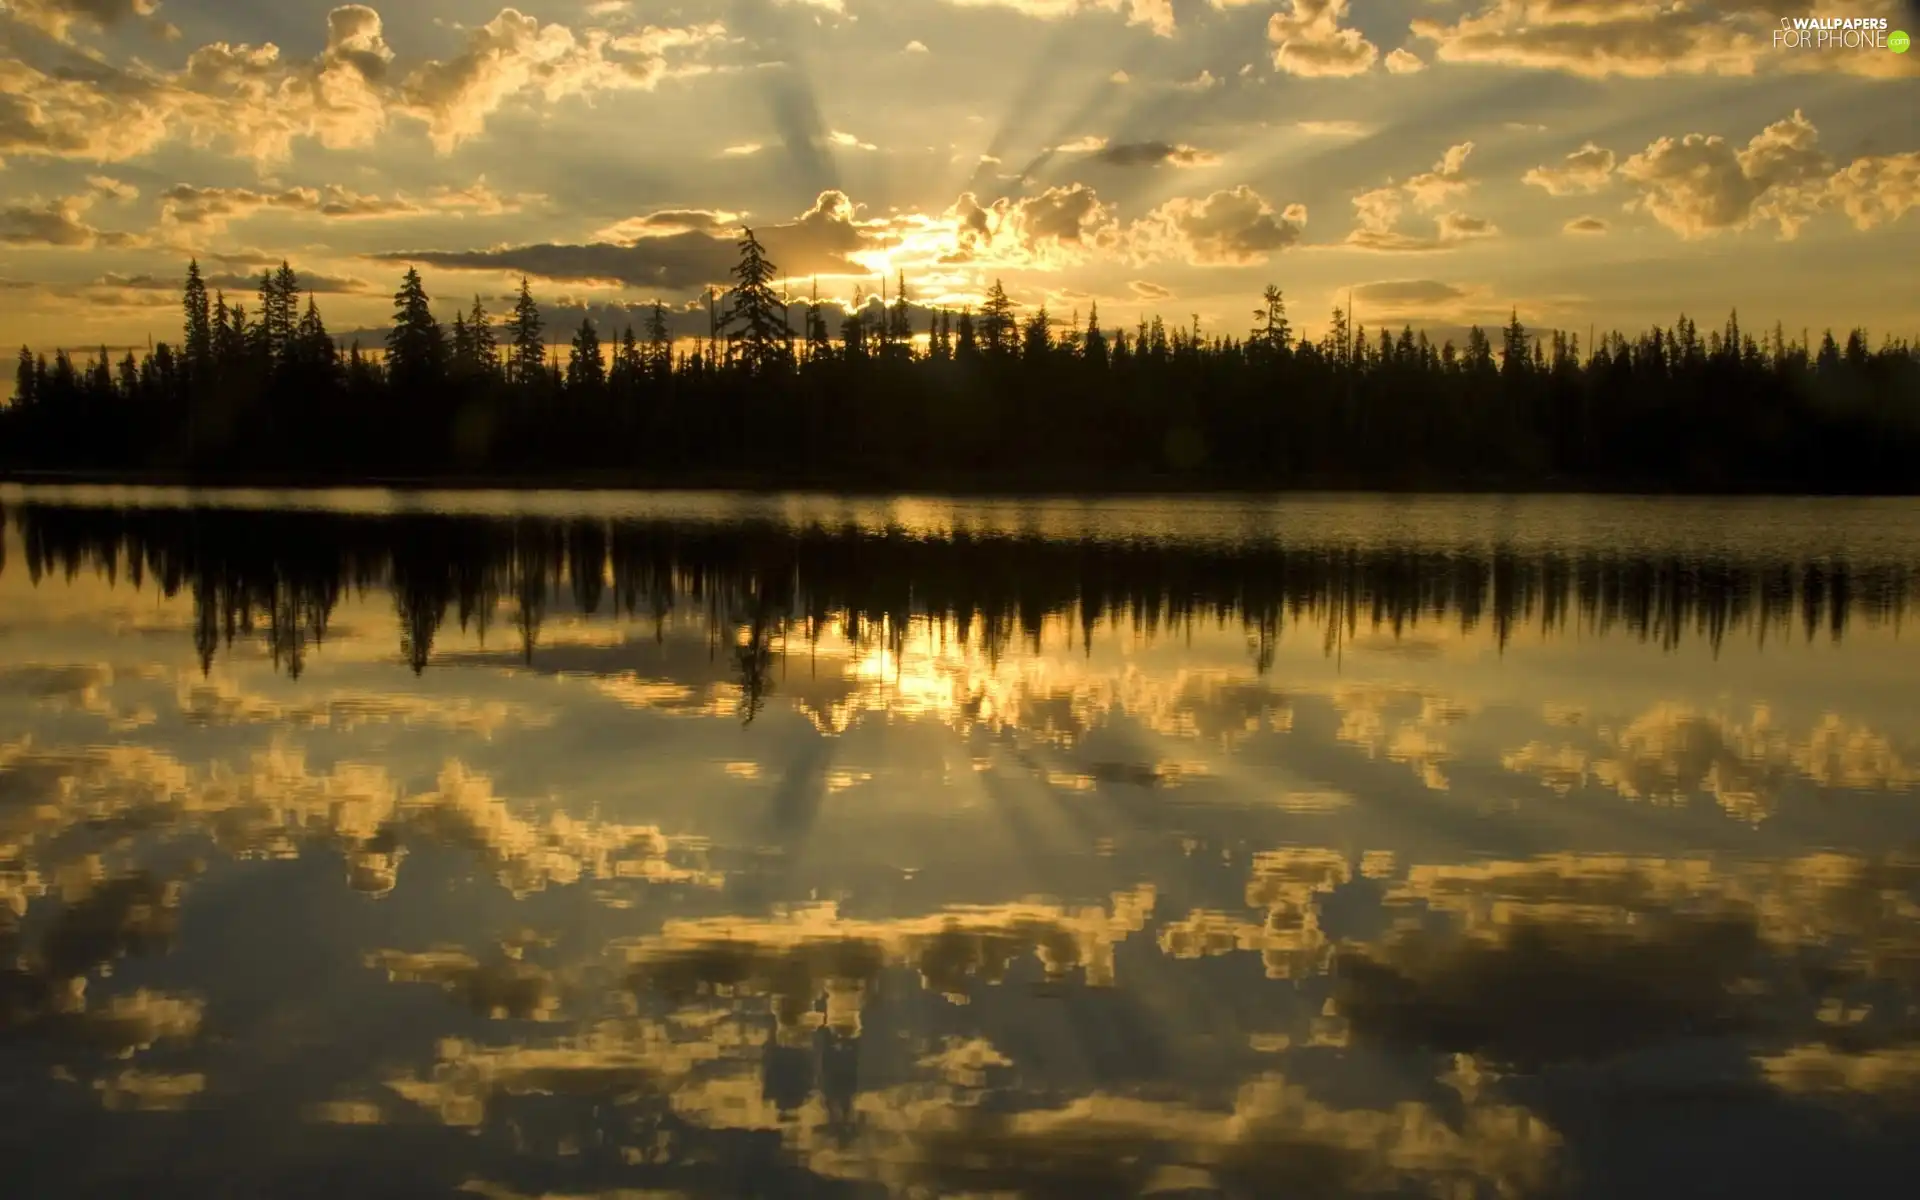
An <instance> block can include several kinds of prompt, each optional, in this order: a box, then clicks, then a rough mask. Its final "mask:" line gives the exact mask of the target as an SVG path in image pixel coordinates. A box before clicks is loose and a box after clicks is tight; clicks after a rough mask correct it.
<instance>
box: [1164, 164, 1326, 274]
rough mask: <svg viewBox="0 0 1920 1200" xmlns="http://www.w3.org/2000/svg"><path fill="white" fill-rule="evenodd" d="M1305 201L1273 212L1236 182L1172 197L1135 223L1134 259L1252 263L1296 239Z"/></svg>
mask: <svg viewBox="0 0 1920 1200" xmlns="http://www.w3.org/2000/svg"><path fill="white" fill-rule="evenodd" d="M1306 223H1307V210H1306V206H1305V205H1301V204H1289V205H1288V206H1287V207H1286V208H1285V209H1284V210H1283V211H1281V212H1279V213H1277V214H1276V213H1275V212H1274V208H1273V205H1271V204H1269V203H1268V202H1267V201H1266V200H1265V199H1264V198H1263V197H1261V195H1260V194H1259V193H1258V192H1256V191H1254V190H1253V189H1252V188H1250V187H1248V186H1247V185H1246V184H1244V183H1243V184H1241V185H1239V186H1238V187H1235V188H1232V189H1228V190H1223V191H1217V192H1214V193H1213V194H1212V195H1209V196H1207V197H1206V198H1205V199H1194V198H1192V197H1186V196H1182V197H1176V198H1174V199H1172V200H1169V201H1167V202H1166V203H1165V204H1162V205H1161V206H1160V207H1159V208H1156V209H1154V210H1153V211H1152V212H1151V213H1149V214H1147V216H1146V217H1145V218H1143V219H1142V220H1141V221H1139V222H1138V223H1136V225H1135V228H1134V253H1135V256H1136V258H1138V259H1143V260H1144V259H1148V258H1176V259H1182V260H1184V261H1186V262H1189V263H1193V264H1195V265H1198V266H1251V265H1254V264H1257V263H1262V262H1265V261H1266V259H1267V255H1268V254H1269V253H1271V252H1273V251H1276V250H1284V249H1286V248H1287V247H1288V246H1291V245H1293V244H1294V243H1296V242H1298V241H1299V240H1300V235H1301V232H1302V231H1303V229H1304V228H1305V226H1306Z"/></svg>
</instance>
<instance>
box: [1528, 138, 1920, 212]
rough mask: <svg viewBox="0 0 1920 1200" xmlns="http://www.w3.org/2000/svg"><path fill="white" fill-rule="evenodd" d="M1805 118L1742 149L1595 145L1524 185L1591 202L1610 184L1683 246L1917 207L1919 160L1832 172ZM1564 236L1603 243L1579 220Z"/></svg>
mask: <svg viewBox="0 0 1920 1200" xmlns="http://www.w3.org/2000/svg"><path fill="white" fill-rule="evenodd" d="M1819 137H1820V133H1819V130H1818V129H1816V128H1815V127H1814V124H1813V122H1812V121H1810V120H1808V119H1807V117H1806V114H1805V113H1803V112H1801V111H1800V110H1798V109H1795V110H1794V112H1793V113H1792V115H1790V116H1788V117H1786V118H1784V119H1782V120H1779V121H1775V122H1774V123H1773V124H1771V125H1768V126H1767V127H1766V128H1765V129H1762V130H1761V131H1760V132H1759V133H1758V134H1755V135H1754V136H1753V137H1752V138H1750V139H1748V141H1747V144H1746V145H1745V146H1738V145H1736V144H1735V143H1733V142H1730V141H1728V140H1727V139H1726V138H1724V137H1721V136H1719V135H1717V134H1712V135H1709V134H1703V133H1689V134H1686V135H1684V136H1681V137H1663V138H1659V139H1656V140H1655V141H1654V142H1652V143H1651V144H1649V145H1648V146H1647V147H1646V149H1644V150H1642V151H1640V152H1639V153H1637V154H1634V155H1631V156H1630V157H1628V158H1626V159H1625V160H1624V161H1622V160H1620V159H1619V158H1618V157H1617V156H1616V155H1615V153H1614V152H1613V151H1612V150H1609V149H1606V148H1603V147H1601V146H1597V145H1595V144H1593V143H1591V142H1589V143H1587V144H1586V145H1583V146H1582V147H1581V148H1580V149H1579V150H1576V151H1574V152H1573V153H1572V154H1569V155H1567V157H1566V159H1565V160H1564V161H1563V162H1562V163H1561V164H1560V165H1559V166H1552V167H1546V166H1542V167H1535V168H1533V169H1532V170H1530V171H1528V172H1527V173H1526V174H1525V175H1524V176H1522V179H1523V180H1524V181H1525V182H1527V183H1530V184H1532V185H1534V186H1536V187H1539V188H1542V189H1544V190H1545V191H1547V192H1548V193H1549V194H1551V195H1554V196H1576V195H1592V194H1594V193H1596V192H1599V191H1601V190H1602V189H1604V188H1605V187H1607V186H1608V185H1609V184H1610V183H1612V182H1614V181H1615V180H1618V181H1621V182H1625V183H1627V184H1630V185H1632V186H1633V187H1634V188H1636V189H1637V192H1638V194H1637V195H1636V196H1635V197H1634V199H1633V200H1632V201H1630V202H1629V203H1628V205H1627V208H1628V210H1629V211H1639V212H1644V213H1646V214H1647V215H1649V216H1651V217H1652V218H1653V219H1654V220H1655V221H1657V222H1659V223H1660V224H1661V225H1664V226H1666V227H1667V228H1668V229H1670V230H1672V231H1673V232H1675V233H1677V234H1679V235H1680V236H1682V237H1684V238H1702V237H1709V236H1712V235H1714V234H1717V233H1721V232H1729V231H1739V230H1748V229H1755V228H1758V227H1760V226H1763V225H1769V224H1771V225H1773V226H1775V227H1776V229H1777V232H1778V234H1779V236H1780V237H1781V238H1783V239H1790V238H1793V237H1796V236H1798V234H1799V232H1800V229H1801V227H1802V226H1804V225H1805V224H1806V222H1807V221H1809V220H1811V219H1812V218H1813V217H1814V216H1816V215H1817V214H1819V213H1821V212H1824V211H1828V210H1832V209H1838V210H1839V211H1840V212H1842V213H1843V214H1845V216H1846V217H1847V218H1848V219H1849V220H1850V221H1851V222H1852V223H1853V226H1854V227H1855V228H1856V229H1861V230H1865V229H1871V228H1873V227H1875V226H1876V225H1879V224H1882V223H1885V222H1889V221H1895V220H1898V219H1899V218H1900V217H1901V216H1902V215H1904V214H1905V213H1906V212H1908V211H1909V210H1911V209H1913V208H1915V207H1916V206H1920V151H1907V152H1905V153H1902V154H1891V155H1867V156H1863V157H1861V158H1858V159H1855V160H1854V161H1853V162H1851V163H1848V164H1846V165H1845V166H1842V167H1840V168H1839V169H1837V170H1836V169H1835V167H1834V164H1833V162H1832V161H1831V160H1830V159H1829V158H1828V157H1827V155H1826V154H1825V153H1824V152H1822V151H1821V150H1820V148H1819V145H1818V143H1819ZM1565 229H1566V232H1568V233H1603V232H1605V231H1606V230H1607V224H1606V222H1604V221H1602V220H1600V219H1599V218H1596V217H1581V218H1578V219H1576V220H1574V221H1570V222H1568V224H1567V225H1566V226H1565Z"/></svg>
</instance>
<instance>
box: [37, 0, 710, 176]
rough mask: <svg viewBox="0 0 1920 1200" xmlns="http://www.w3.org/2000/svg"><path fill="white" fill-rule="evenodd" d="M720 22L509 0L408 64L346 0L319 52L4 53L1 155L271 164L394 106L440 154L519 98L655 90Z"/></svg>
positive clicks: (337, 145)
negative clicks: (227, 154)
mask: <svg viewBox="0 0 1920 1200" xmlns="http://www.w3.org/2000/svg"><path fill="white" fill-rule="evenodd" d="M92 2H94V0H89V3H92ZM100 2H105V0H100ZM724 34H725V30H724V29H723V27H722V26H720V25H717V24H708V25H700V26H692V27H687V28H681V29H657V28H648V29H645V30H642V31H640V32H638V33H625V34H622V33H615V32H613V31H610V30H605V29H586V30H584V31H581V32H575V31H574V30H572V29H569V28H568V27H566V26H563V25H556V24H546V25H543V24H541V23H540V22H539V21H538V20H536V19H535V18H532V17H528V16H525V15H524V14H522V13H520V12H518V11H516V10H514V9H511V8H507V9H502V10H501V11H500V13H499V14H498V15H497V16H495V17H494V18H493V20H491V21H489V22H487V23H486V24H484V25H481V26H478V27H475V28H471V29H468V30H467V31H466V39H465V43H464V45H463V46H462V47H461V48H460V50H459V51H458V53H456V54H455V55H454V56H453V57H451V58H449V59H446V60H444V61H441V60H428V61H424V62H421V63H419V64H418V65H416V66H414V67H413V68H412V69H411V70H410V71H406V72H401V71H399V70H397V69H396V67H395V62H396V55H395V53H394V51H393V50H392V48H391V47H389V46H388V44H387V42H386V38H385V34H384V27H383V24H382V21H381V18H380V15H379V13H377V12H375V11H374V10H373V9H371V8H368V7H365V6H364V5H358V4H349V5H344V6H341V7H338V8H335V9H334V10H333V11H332V12H330V13H329V14H328V15H327V40H326V46H325V48H324V49H323V50H322V51H321V52H320V53H319V54H318V55H316V56H315V57H313V58H311V59H290V58H285V57H283V55H282V53H281V50H280V48H279V47H278V46H276V45H274V44H272V43H263V44H261V45H257V46H256V45H250V44H244V43H242V44H235V43H229V42H211V43H208V44H206V45H203V46H201V47H199V48H197V49H195V50H194V51H192V53H190V54H189V55H188V56H187V59H186V63H185V65H184V66H182V67H181V68H180V69H178V70H172V71H168V70H160V69H156V68H154V67H151V66H148V65H146V64H144V63H142V62H140V61H139V60H135V61H134V62H133V64H132V65H130V66H128V67H127V68H125V69H115V68H112V67H108V66H105V65H103V64H99V63H93V64H89V65H88V66H87V67H86V68H84V69H72V70H62V71H58V72H47V71H42V70H40V69H39V68H37V67H35V66H32V65H30V64H28V63H24V62H20V61H6V62H0V154H17V155H43V156H48V157H61V158H83V159H92V160H95V161H103V162H105V161H120V160H124V159H127V158H132V157H134V156H136V155H139V154H143V153H146V152H147V151H149V150H152V149H154V148H155V147H156V146H158V145H160V144H162V143H163V142H166V141H168V140H169V139H173V138H185V139H189V140H192V141H194V142H195V143H198V144H202V145H205V144H219V145H224V146H225V147H227V148H229V149H230V150H232V151H233V152H234V153H235V154H237V155H241V156H245V157H249V158H254V159H257V160H260V161H262V162H268V163H270V162H277V161H281V160H284V159H285V158H286V157H287V156H288V154H289V153H290V152H291V149H292V145H293V143H294V142H295V141H298V140H302V139H311V140H313V141H315V142H318V143H319V144H320V145H322V146H324V147H326V148H328V149H342V148H348V147H360V146H366V145H369V144H371V143H372V142H373V141H374V140H375V138H376V137H377V136H378V135H379V134H380V133H381V132H383V131H384V130H386V129H387V128H388V127H389V126H390V125H391V124H392V123H393V122H394V121H395V120H396V119H399V120H407V121H412V122H417V123H419V124H422V125H424V126H425V127H426V130H427V132H428V135H429V137H430V138H431V139H432V141H433V144H434V146H435V147H436V148H437V149H438V150H440V151H441V152H443V153H444V152H447V151H450V150H451V149H452V148H453V147H454V146H456V145H458V144H459V143H460V142H462V141H464V140H466V139H468V138H471V137H473V136H475V135H477V134H479V133H480V132H481V131H482V130H483V129H484V128H485V125H486V121H487V119H488V118H489V117H490V116H491V115H492V114H493V113H495V112H497V111H499V110H500V109H501V108H502V107H503V106H505V105H506V104H508V103H509V102H511V101H514V100H517V99H521V98H528V97H533V98H538V99H539V100H541V101H543V102H545V103H547V104H552V103H554V102H556V101H559V100H562V99H565V98H567V97H570V96H581V95H590V94H593V93H595V92H602V91H614V90H648V89H651V88H653V87H654V86H656V85H657V84H658V83H659V81H660V80H662V79H664V78H666V77H668V75H669V74H670V73H671V71H672V70H673V69H674V68H673V67H672V66H670V63H671V60H672V58H673V57H674V56H675V55H678V54H681V53H683V52H685V51H688V50H691V49H695V48H699V47H703V46H707V45H710V44H714V43H717V42H718V41H719V40H721V38H722V37H724Z"/></svg>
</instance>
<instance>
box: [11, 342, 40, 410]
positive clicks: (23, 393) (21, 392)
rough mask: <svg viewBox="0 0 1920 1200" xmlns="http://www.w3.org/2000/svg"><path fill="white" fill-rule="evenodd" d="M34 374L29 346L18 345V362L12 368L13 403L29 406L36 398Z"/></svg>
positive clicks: (24, 406)
mask: <svg viewBox="0 0 1920 1200" xmlns="http://www.w3.org/2000/svg"><path fill="white" fill-rule="evenodd" d="M34 383H35V374H34V367H33V351H32V349H30V348H29V347H26V346H22V347H20V362H19V364H18V365H17V366H15V367H14V369H13V403H14V404H15V405H17V406H19V407H23V408H31V407H32V406H33V403H34V401H35V399H36V398H37V397H36V395H35V391H34Z"/></svg>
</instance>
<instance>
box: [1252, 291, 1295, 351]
mask: <svg viewBox="0 0 1920 1200" xmlns="http://www.w3.org/2000/svg"><path fill="white" fill-rule="evenodd" d="M1260 299H1261V300H1262V301H1263V303H1262V305H1261V307H1259V308H1256V309H1254V310H1253V315H1254V316H1255V317H1256V318H1258V319H1259V321H1260V322H1261V324H1260V325H1259V326H1258V327H1257V328H1255V329H1254V331H1253V341H1254V344H1255V345H1257V346H1259V347H1260V348H1261V349H1262V350H1264V351H1266V352H1267V353H1269V354H1280V353H1284V352H1285V351H1286V349H1287V346H1288V345H1289V344H1290V342H1291V339H1292V337H1293V330H1292V328H1291V327H1290V326H1289V325H1288V324H1287V301H1286V298H1285V297H1284V296H1282V295H1281V292H1280V288H1279V286H1278V285H1277V284H1271V283H1270V284H1268V285H1267V289H1266V291H1264V292H1262V293H1261V294H1260Z"/></svg>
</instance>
